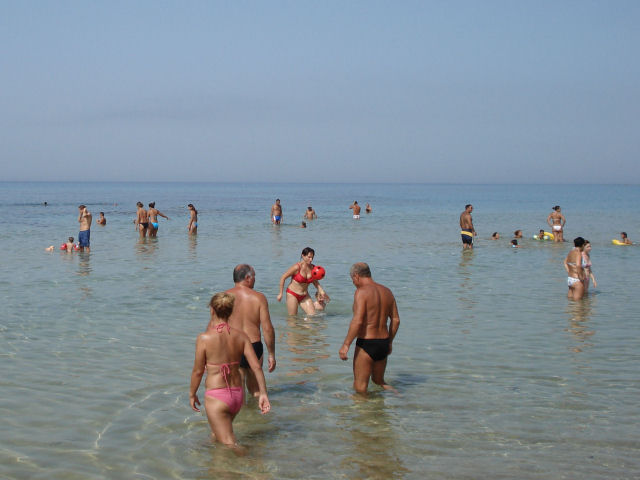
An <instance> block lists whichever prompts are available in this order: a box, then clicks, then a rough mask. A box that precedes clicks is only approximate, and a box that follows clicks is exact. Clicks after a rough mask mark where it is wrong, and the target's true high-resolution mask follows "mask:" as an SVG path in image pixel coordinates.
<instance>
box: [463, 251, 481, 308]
mask: <svg viewBox="0 0 640 480" xmlns="http://www.w3.org/2000/svg"><path fill="white" fill-rule="evenodd" d="M473 260H474V251H473V250H463V251H462V256H461V258H460V263H459V264H458V275H459V277H460V290H459V293H458V300H459V302H460V307H461V309H462V310H473V308H474V307H475V305H476V303H477V302H476V301H475V300H474V295H473V287H474V284H473V275H472V272H473Z"/></svg>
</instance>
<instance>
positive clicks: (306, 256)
mask: <svg viewBox="0 0 640 480" xmlns="http://www.w3.org/2000/svg"><path fill="white" fill-rule="evenodd" d="M315 253H316V252H315V251H314V250H313V248H311V247H306V248H305V249H304V250H302V254H301V256H300V261H299V262H296V263H294V264H293V265H292V266H291V267H290V268H289V269H288V270H287V271H286V272H284V274H283V275H282V277H280V293H278V297H277V298H278V301H280V300H282V291H283V290H284V282H285V280H286V279H287V278H289V277H291V283H289V286H288V287H287V312H288V313H289V315H295V314H297V313H298V305H300V307H302V310H304V312H305V313H306V314H308V315H313V314H314V313H316V309H315V307H314V306H313V300H312V299H311V297H310V296H309V291H308V290H309V284H310V283H313V285H314V286H315V287H316V289H317V290H318V301H322V302H324V303H326V302H328V301H329V295H327V293H326V292H325V291H324V289H323V288H322V287H321V286H320V283H319V282H318V280H314V278H313V275H312V274H311V271H312V270H313V267H314V265H313V263H311V262H313V257H314V256H315Z"/></svg>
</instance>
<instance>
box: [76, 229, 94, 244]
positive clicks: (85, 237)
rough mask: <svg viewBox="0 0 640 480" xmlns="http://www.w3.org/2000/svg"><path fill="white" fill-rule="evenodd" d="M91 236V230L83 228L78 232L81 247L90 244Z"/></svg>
mask: <svg viewBox="0 0 640 480" xmlns="http://www.w3.org/2000/svg"><path fill="white" fill-rule="evenodd" d="M90 236H91V230H82V231H81V232H80V233H78V245H80V246H81V247H88V246H89V237H90Z"/></svg>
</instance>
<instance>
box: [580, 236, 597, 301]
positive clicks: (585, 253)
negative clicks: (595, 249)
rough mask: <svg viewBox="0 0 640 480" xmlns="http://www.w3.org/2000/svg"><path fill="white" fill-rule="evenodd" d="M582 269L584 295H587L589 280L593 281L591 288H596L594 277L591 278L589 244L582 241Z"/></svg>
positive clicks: (587, 241)
mask: <svg viewBox="0 0 640 480" xmlns="http://www.w3.org/2000/svg"><path fill="white" fill-rule="evenodd" d="M582 268H583V269H584V293H585V294H587V293H589V280H592V281H593V287H594V288H595V287H597V286H598V282H596V277H594V276H593V270H591V243H590V242H589V240H585V241H584V249H583V250H582Z"/></svg>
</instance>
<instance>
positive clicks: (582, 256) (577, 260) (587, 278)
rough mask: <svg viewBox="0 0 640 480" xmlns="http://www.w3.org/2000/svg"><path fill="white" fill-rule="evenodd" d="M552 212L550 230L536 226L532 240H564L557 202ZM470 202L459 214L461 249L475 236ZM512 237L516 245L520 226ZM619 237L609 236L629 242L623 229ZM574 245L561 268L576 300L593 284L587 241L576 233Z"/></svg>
mask: <svg viewBox="0 0 640 480" xmlns="http://www.w3.org/2000/svg"><path fill="white" fill-rule="evenodd" d="M552 210H553V211H552V212H551V213H550V214H549V216H548V217H547V223H548V224H549V226H550V227H551V230H552V232H553V233H547V232H545V231H544V230H543V229H540V231H539V233H538V235H534V239H536V240H553V241H554V242H564V236H563V235H564V226H565V224H566V218H565V217H564V215H563V214H562V210H561V208H560V206H558V205H556V206H554V207H553V208H552ZM472 211H473V206H472V205H471V204H468V205H465V209H464V211H463V212H462V213H461V214H460V229H461V232H460V234H461V237H462V246H463V249H471V248H473V237H474V236H477V232H476V231H475V229H474V227H473V221H472V219H471V212H472ZM513 235H514V238H513V239H512V240H511V246H512V247H514V248H519V245H518V239H519V238H522V230H516V231H515V232H513ZM499 238H500V234H499V233H498V232H494V233H493V235H491V239H492V240H498V239H499ZM620 238H621V240H613V242H614V243H615V244H618V245H632V242H631V240H630V239H629V237H628V236H627V233H626V232H620ZM573 244H574V248H573V249H572V250H571V251H570V252H569V253H568V254H567V258H565V260H564V268H565V270H566V271H567V275H568V277H567V285H568V287H569V291H568V293H567V298H569V299H572V300H580V299H581V298H583V297H584V296H585V295H586V294H587V293H588V292H589V285H590V283H591V282H593V286H594V287H596V286H597V282H596V279H595V276H594V275H593V269H592V264H591V255H590V254H591V243H589V241H588V240H585V239H584V238H582V237H576V238H575V239H574V240H573Z"/></svg>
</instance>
